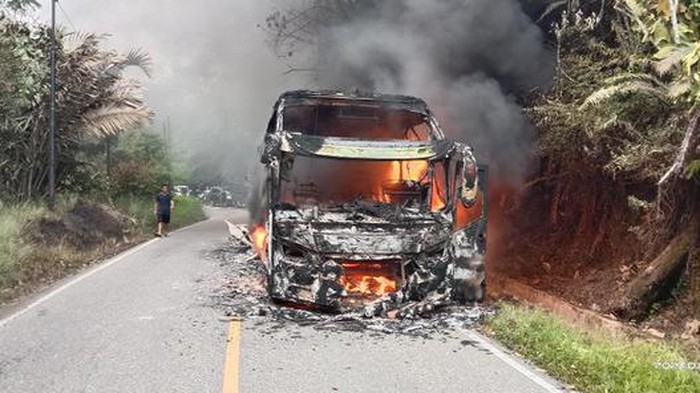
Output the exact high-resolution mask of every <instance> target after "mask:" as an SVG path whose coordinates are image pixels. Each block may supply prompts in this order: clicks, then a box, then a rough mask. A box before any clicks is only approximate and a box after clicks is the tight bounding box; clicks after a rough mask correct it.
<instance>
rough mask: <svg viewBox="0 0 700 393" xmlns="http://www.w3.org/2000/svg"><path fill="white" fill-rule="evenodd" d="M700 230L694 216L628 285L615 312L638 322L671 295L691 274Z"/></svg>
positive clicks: (698, 218) (698, 221)
mask: <svg viewBox="0 0 700 393" xmlns="http://www.w3.org/2000/svg"><path fill="white" fill-rule="evenodd" d="M699 230H700V215H699V214H695V215H694V217H693V218H692V219H691V220H690V221H689V222H688V224H687V225H686V226H685V228H684V230H683V231H682V232H681V233H680V234H679V235H678V236H676V237H675V238H673V239H672V240H671V242H669V244H668V246H666V248H665V249H664V250H663V251H662V252H661V254H660V255H659V256H657V257H656V258H655V259H654V260H653V261H652V262H651V263H650V264H649V266H647V267H646V269H644V271H642V272H641V273H640V274H639V275H638V276H637V277H635V278H634V279H633V280H632V281H631V282H630V283H629V285H628V287H627V290H626V292H625V294H624V296H623V297H622V299H621V300H620V301H619V302H618V303H617V305H616V306H615V307H614V308H613V310H612V312H613V313H614V314H615V315H617V316H619V317H622V318H625V319H639V318H642V317H644V316H645V315H646V314H647V312H648V310H649V308H650V306H651V305H652V304H654V303H655V302H657V301H659V300H662V299H663V298H664V297H665V296H668V295H669V294H670V292H671V290H672V288H673V287H674V286H675V285H677V283H678V280H679V278H680V277H681V276H682V275H683V273H684V272H685V271H688V272H691V269H686V268H689V266H688V262H690V261H689V257H690V255H691V254H693V251H694V248H695V245H696V244H697V242H698V235H699V232H700V231H699ZM690 278H691V281H694V280H693V277H690Z"/></svg>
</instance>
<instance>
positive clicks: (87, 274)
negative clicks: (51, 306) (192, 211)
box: [0, 219, 209, 328]
mask: <svg viewBox="0 0 700 393" xmlns="http://www.w3.org/2000/svg"><path fill="white" fill-rule="evenodd" d="M207 221H209V219H207V220H204V221H200V222H198V223H195V224H192V225H188V226H186V227H182V228H180V229H177V230H175V231H173V232H171V233H176V232H180V231H182V230H185V229H190V228H193V227H195V226H197V225H200V224H203V223H205V222H207ZM158 240H160V239H157V238H156V239H151V240H148V241H147V242H145V243H141V244H139V245H138V246H136V247H133V248H130V249H128V250H126V251H124V252H123V253H121V254H119V255H117V256H114V257H112V258H111V259H108V260H107V261H105V262H102V263H98V265H97V266H96V267H94V268H93V269H90V270H88V271H86V272H84V273H83V274H80V275H78V276H76V277H74V278H73V279H72V280H70V281H68V282H67V283H65V284H63V285H61V286H60V287H58V288H56V289H54V290H53V291H51V292H49V293H47V294H46V295H44V296H42V297H40V298H39V299H37V300H35V301H33V302H31V303H30V304H28V305H27V306H25V307H24V308H22V309H21V310H19V311H16V312H14V313H13V314H10V315H9V316H7V317H5V318H4V319H1V320H0V328H2V327H3V326H5V325H7V324H8V323H10V322H12V320H14V319H16V318H18V317H19V316H21V315H23V314H25V313H27V312H28V311H30V310H31V309H33V308H35V307H37V306H39V305H41V304H42V303H44V302H46V301H47V300H49V299H51V298H52V297H54V296H56V295H58V294H59V293H61V292H63V291H65V290H66V289H68V288H70V287H72V286H73V285H75V284H77V283H79V282H81V281H83V280H84V279H86V278H88V277H90V276H92V275H94V274H96V273H98V272H100V271H102V270H104V269H106V268H108V267H110V266H112V265H114V264H115V263H117V262H119V261H121V260H123V259H124V258H126V257H129V256H131V255H133V254H136V253H137V252H139V251H141V250H143V249H144V248H146V247H148V246H149V245H151V244H153V243H155V242H157V241H158Z"/></svg>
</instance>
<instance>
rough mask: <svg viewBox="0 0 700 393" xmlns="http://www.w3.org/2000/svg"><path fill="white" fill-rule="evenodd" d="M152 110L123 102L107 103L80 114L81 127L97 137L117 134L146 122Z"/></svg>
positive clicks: (149, 118)
mask: <svg viewBox="0 0 700 393" xmlns="http://www.w3.org/2000/svg"><path fill="white" fill-rule="evenodd" d="M152 118H153V111H152V110H151V109H150V108H148V107H145V106H135V104H132V103H129V102H125V103H124V104H123V105H115V104H108V105H104V106H102V107H99V108H97V109H93V110H91V111H89V112H87V113H85V114H84V115H83V116H82V121H83V124H82V129H83V130H84V131H85V132H87V133H89V134H92V135H94V136H97V137H106V136H110V135H117V134H119V133H120V132H122V131H124V130H128V129H132V128H136V127H139V126H143V125H146V124H148V123H149V122H150V121H151V119H152Z"/></svg>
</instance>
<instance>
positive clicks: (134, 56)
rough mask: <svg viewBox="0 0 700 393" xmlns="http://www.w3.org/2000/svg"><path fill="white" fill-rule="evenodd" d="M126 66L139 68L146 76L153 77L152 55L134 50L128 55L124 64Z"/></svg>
mask: <svg viewBox="0 0 700 393" xmlns="http://www.w3.org/2000/svg"><path fill="white" fill-rule="evenodd" d="M123 65H124V66H134V67H138V68H140V69H141V71H143V73H144V74H146V76H148V77H149V78H150V77H151V73H152V71H153V69H152V66H153V61H152V59H151V55H149V54H148V53H147V52H145V51H143V50H141V49H132V50H130V51H129V53H127V54H126V61H125V62H124V63H123Z"/></svg>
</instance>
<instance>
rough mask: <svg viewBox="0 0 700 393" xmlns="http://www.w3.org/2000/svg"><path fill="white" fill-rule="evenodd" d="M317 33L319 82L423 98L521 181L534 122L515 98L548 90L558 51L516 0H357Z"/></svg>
mask: <svg viewBox="0 0 700 393" xmlns="http://www.w3.org/2000/svg"><path fill="white" fill-rule="evenodd" d="M351 4H352V5H351V6H349V7H346V8H344V9H343V13H344V14H343V17H342V18H338V19H337V20H334V21H333V23H326V24H323V25H322V26H321V27H320V28H319V30H318V34H317V35H318V40H317V42H316V46H315V48H314V49H315V56H316V62H317V65H318V68H317V69H318V84H319V87H324V88H341V89H354V88H359V89H363V90H372V91H382V92H392V93H403V94H409V95H415V96H420V97H422V98H424V99H426V101H428V103H429V104H430V105H431V107H432V108H433V110H434V111H435V112H437V114H438V116H439V118H440V120H441V122H442V126H443V128H444V129H445V131H446V133H447V134H448V135H449V136H451V137H453V138H456V139H459V140H462V141H465V142H467V143H470V144H471V145H473V146H474V147H475V149H476V153H477V157H478V158H479V159H480V160H481V161H486V162H488V163H490V164H492V165H493V166H494V167H495V169H496V170H497V172H498V174H499V175H500V176H502V177H503V178H505V179H509V180H513V179H517V178H519V177H520V176H521V175H522V174H523V173H524V171H525V169H526V167H527V162H528V159H529V157H530V154H531V151H532V146H531V145H532V141H533V129H532V127H531V125H530V124H528V121H527V120H526V118H525V117H524V115H523V113H522V109H521V107H520V105H519V104H518V98H519V97H524V96H525V95H527V94H528V93H529V92H531V91H532V90H533V89H547V88H548V87H549V86H550V83H551V79H552V76H553V71H554V55H553V51H552V50H551V49H550V48H548V47H547V46H546V45H545V44H544V39H543V34H542V32H541V31H540V29H539V28H538V27H537V25H535V24H534V23H533V21H532V20H531V19H530V17H529V16H528V15H527V14H525V12H524V11H523V9H522V7H521V5H520V3H519V2H518V1H516V0H496V1H494V0H442V1H423V0H382V1H377V0H364V1H362V0H358V1H354V2H352V3H351Z"/></svg>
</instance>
